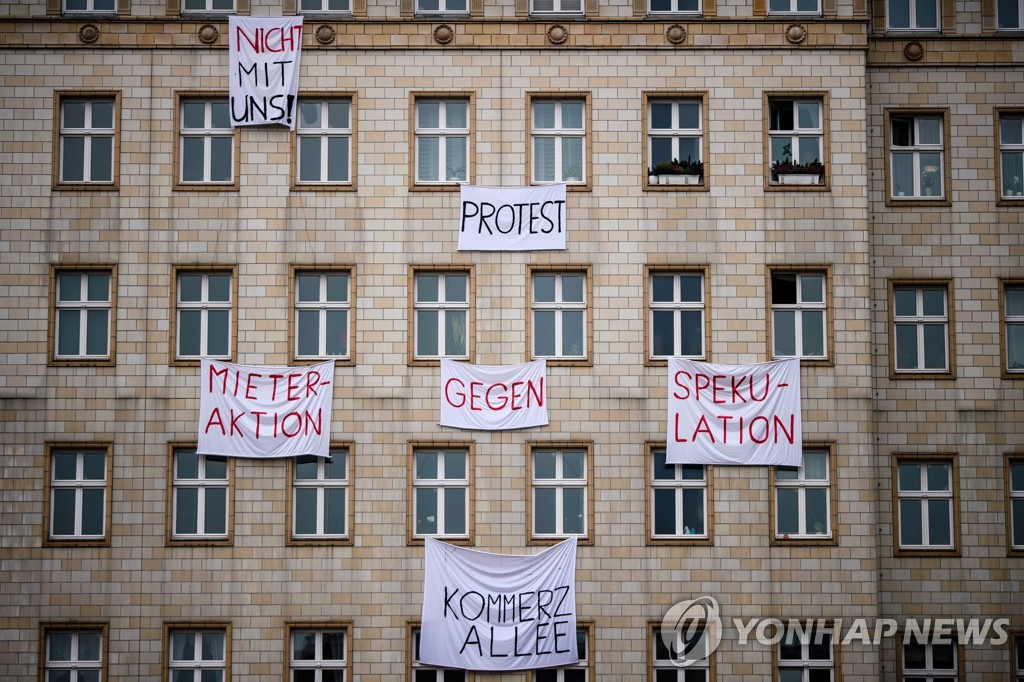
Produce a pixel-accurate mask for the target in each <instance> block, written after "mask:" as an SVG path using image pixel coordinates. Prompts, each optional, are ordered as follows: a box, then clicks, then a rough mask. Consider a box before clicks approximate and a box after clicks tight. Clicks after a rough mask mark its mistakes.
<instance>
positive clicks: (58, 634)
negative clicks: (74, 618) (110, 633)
mask: <svg viewBox="0 0 1024 682" xmlns="http://www.w3.org/2000/svg"><path fill="white" fill-rule="evenodd" d="M44 632H45V638H46V670H45V673H44V677H43V679H44V680H45V682H100V680H103V679H105V677H106V675H105V672H106V670H105V669H106V656H105V654H106V651H105V638H104V631H103V630H102V629H86V628H82V629H77V627H75V626H68V627H65V626H61V627H45V626H44Z"/></svg>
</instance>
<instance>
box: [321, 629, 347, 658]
mask: <svg viewBox="0 0 1024 682" xmlns="http://www.w3.org/2000/svg"><path fill="white" fill-rule="evenodd" d="M323 652H324V653H323V659H324V660H325V661H343V660H345V634H344V633H342V632H325V633H324V634H323Z"/></svg>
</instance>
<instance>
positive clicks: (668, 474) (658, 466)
mask: <svg viewBox="0 0 1024 682" xmlns="http://www.w3.org/2000/svg"><path fill="white" fill-rule="evenodd" d="M652 457H653V460H654V464H653V467H652V468H653V471H654V480H656V481H671V480H674V479H675V477H676V465H675V464H667V463H666V462H665V458H666V454H665V451H664V450H655V451H654V453H653V455H652Z"/></svg>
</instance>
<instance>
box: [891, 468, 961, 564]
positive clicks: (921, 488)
mask: <svg viewBox="0 0 1024 682" xmlns="http://www.w3.org/2000/svg"><path fill="white" fill-rule="evenodd" d="M954 473H955V472H954V464H953V461H952V460H918V459H897V462H896V482H897V500H896V503H897V507H898V508H897V510H896V522H897V524H896V525H897V529H898V537H899V549H901V550H935V549H938V550H953V549H954V548H955V535H954V534H955V527H954V514H953V507H954V504H955V492H954Z"/></svg>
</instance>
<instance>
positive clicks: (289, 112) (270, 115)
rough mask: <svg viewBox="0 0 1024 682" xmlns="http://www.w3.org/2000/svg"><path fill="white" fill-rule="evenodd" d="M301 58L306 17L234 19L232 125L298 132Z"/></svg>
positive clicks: (230, 35)
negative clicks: (275, 125)
mask: <svg viewBox="0 0 1024 682" xmlns="http://www.w3.org/2000/svg"><path fill="white" fill-rule="evenodd" d="M301 56H302V17H301V16H298V17H296V16H292V17H238V16H232V17H228V68H229V69H230V71H229V81H230V82H229V84H228V95H229V97H230V105H231V125H232V127H234V126H258V125H264V124H266V123H279V124H280V125H283V126H288V128H289V129H291V130H295V118H296V110H295V97H296V95H297V93H298V89H299V58H300V57H301ZM185 125H186V126H188V125H189V122H188V121H186V122H185ZM201 127H209V126H208V125H205V124H204V125H203V126H201ZM213 127H215V128H216V127H217V125H216V123H214V124H213Z"/></svg>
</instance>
